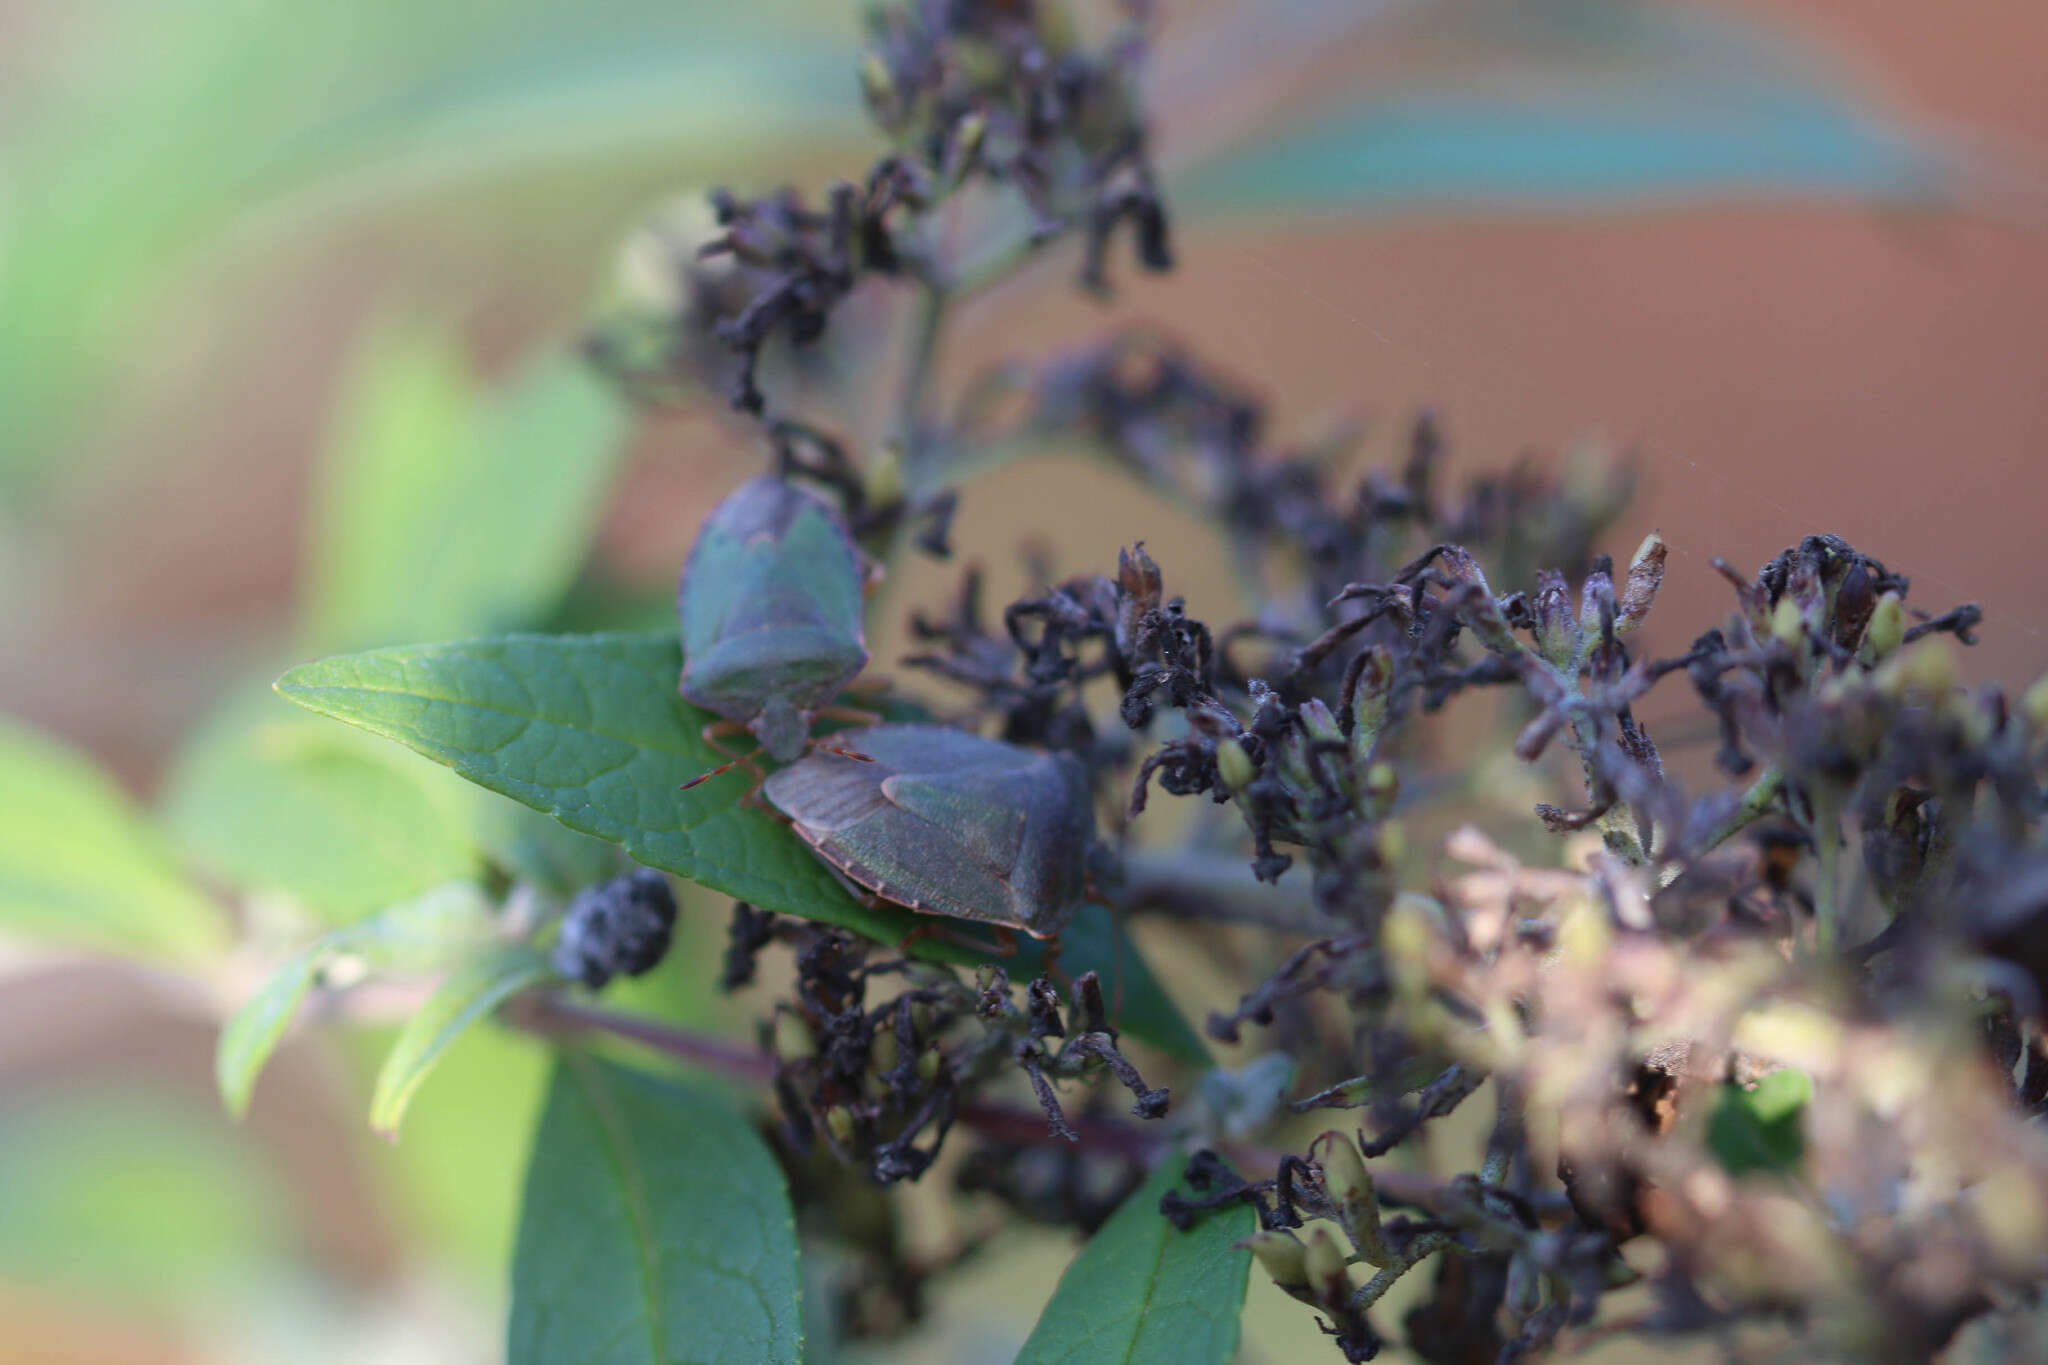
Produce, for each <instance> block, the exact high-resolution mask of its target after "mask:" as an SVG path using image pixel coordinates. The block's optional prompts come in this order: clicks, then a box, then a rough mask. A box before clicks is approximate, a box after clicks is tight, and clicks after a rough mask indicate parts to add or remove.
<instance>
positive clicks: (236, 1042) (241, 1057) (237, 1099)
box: [213, 944, 326, 1119]
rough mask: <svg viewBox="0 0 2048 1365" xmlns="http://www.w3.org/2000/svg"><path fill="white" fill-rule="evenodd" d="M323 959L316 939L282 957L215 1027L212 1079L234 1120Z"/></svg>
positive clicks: (243, 1110) (246, 1106)
mask: <svg viewBox="0 0 2048 1365" xmlns="http://www.w3.org/2000/svg"><path fill="white" fill-rule="evenodd" d="M325 959H326V952H325V950H324V948H323V947H322V946H320V945H317V944H316V945H315V946H314V947H311V948H308V949H306V951H304V952H302V953H298V954H296V955H294V956H293V957H291V958H288V959H287V960H286V961H285V964H284V965H283V966H281V967H279V968H278V969H277V970H276V971H274V972H272V973H271V974H270V979H269V980H268V981H265V982H264V983H263V985H262V986H261V987H259V988H258V989H257V991H256V993H255V994H254V995H252V996H250V997H249V998H248V999H247V1000H246V1001H244V1002H243V1003H242V1007H241V1008H240V1009H238V1010H236V1011H235V1012H234V1014H233V1015H232V1016H231V1017H230V1018H229V1019H228V1021H227V1023H226V1024H225V1025H224V1026H223V1027H222V1028H221V1031H220V1041H219V1042H218V1043H217V1044H215V1046H214V1051H213V1079H214V1083H215V1084H216V1085H218V1086H219V1087H220V1099H221V1104H222V1105H224V1106H225V1107H226V1109H227V1111H228V1114H229V1116H230V1117H232V1118H235V1119H240V1118H241V1117H242V1116H243V1115H244V1114H247V1113H248V1112H249V1098H250V1096H251V1095H252V1094H253V1093H254V1091H255V1089H256V1076H257V1073H259V1072H261V1071H262V1070H263V1064H264V1063H265V1062H267V1061H269V1060H270V1054H271V1053H273V1052H275V1051H276V1050H277V1044H278V1040H279V1039H281V1038H283V1037H284V1031H285V1029H287V1028H288V1027H290V1026H291V1022H292V1016H293V1015H295V1014H297V1013H298V1012H299V1004H300V1002H301V1001H303V1000H304V999H305V998H306V992H308V991H310V990H312V989H313V983H314V982H315V981H317V980H318V979H319V977H320V967H321V964H322V963H323V962H324V961H325Z"/></svg>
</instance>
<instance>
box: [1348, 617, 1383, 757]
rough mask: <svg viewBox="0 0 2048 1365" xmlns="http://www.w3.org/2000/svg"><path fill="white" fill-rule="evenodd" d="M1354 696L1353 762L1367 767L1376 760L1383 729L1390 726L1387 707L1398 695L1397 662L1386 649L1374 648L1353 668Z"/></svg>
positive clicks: (1351, 703) (1352, 721) (1349, 701)
mask: <svg viewBox="0 0 2048 1365" xmlns="http://www.w3.org/2000/svg"><path fill="white" fill-rule="evenodd" d="M1353 667H1354V668H1355V669H1356V670H1357V671H1356V673H1355V674H1354V675H1353V678H1354V681H1353V682H1352V684H1351V695H1350V696H1349V697H1347V698H1346V699H1345V700H1346V701H1347V702H1348V703H1349V705H1350V707H1351V761H1352V762H1353V763H1356V764H1358V765H1359V766H1360V767H1363V766H1364V765H1365V764H1366V763H1368V762H1370V761H1371V759H1372V751H1373V746H1374V745H1375V744H1377V743H1378V742H1379V737H1380V727H1381V726H1383V725H1385V724H1386V723H1387V703H1388V700H1389V699H1390V698H1391V697H1392V696H1393V692H1394V659H1393V656H1392V655H1391V654H1389V653H1388V652H1387V647H1386V646H1385V645H1379V644H1375V645H1371V646H1369V647H1368V648H1367V649H1366V651H1365V652H1364V653H1363V654H1361V655H1360V656H1359V658H1358V661H1357V662H1356V663H1355V664H1354V665H1353Z"/></svg>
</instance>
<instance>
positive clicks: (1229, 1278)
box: [1016, 1156, 1255, 1365]
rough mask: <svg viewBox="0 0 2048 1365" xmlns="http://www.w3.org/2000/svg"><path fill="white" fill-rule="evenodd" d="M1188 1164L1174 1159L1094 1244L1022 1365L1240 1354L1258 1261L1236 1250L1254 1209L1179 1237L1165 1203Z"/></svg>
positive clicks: (1191, 1362)
mask: <svg viewBox="0 0 2048 1365" xmlns="http://www.w3.org/2000/svg"><path fill="white" fill-rule="evenodd" d="M1183 1164H1184V1163H1183V1162H1182V1161H1181V1159H1180V1158H1179V1157H1178V1156H1169V1157H1168V1158H1167V1159H1166V1160H1165V1161H1164V1162H1162V1163H1161V1164H1160V1166H1159V1169H1158V1170H1155V1171H1154V1172H1152V1175H1151V1177H1150V1178H1149V1179H1147V1180H1146V1181H1145V1183H1144V1184H1142V1185H1140V1186H1139V1187H1138V1188H1137V1191H1136V1192H1135V1193H1133V1194H1132V1195H1131V1197H1130V1198H1128V1199H1126V1200H1125V1201H1124V1202H1123V1205H1122V1207H1120V1208H1118V1209H1117V1211H1116V1213H1115V1215H1114V1216H1112V1217H1111V1218H1110V1220H1109V1221H1108V1222H1107V1223H1104V1224H1103V1225H1102V1227H1101V1229H1100V1230H1099V1231H1097V1232H1096V1234H1095V1235H1094V1236H1093V1237H1091V1238H1089V1239H1088V1245H1087V1246H1085V1247H1083V1248H1082V1249H1081V1254H1080V1255H1079V1256H1078V1257H1076V1258H1075V1259H1074V1263H1073V1264H1072V1265H1070V1266H1068V1267H1067V1273H1066V1274H1064V1275H1062V1276H1061V1277H1060V1283H1059V1288H1057V1289H1055V1290H1054V1291H1053V1295H1052V1301H1051V1302H1049V1303H1047V1304H1046V1306H1045V1311H1044V1312H1043V1313H1042V1314H1040V1315H1039V1319H1038V1326H1037V1327H1035V1328H1033V1329H1032V1332H1031V1337H1030V1339H1029V1340H1028V1341H1026V1342H1025V1343H1024V1349H1023V1350H1022V1351H1020V1352H1018V1354H1017V1361H1016V1365H1224V1362H1226V1361H1228V1360H1230V1359H1231V1357H1233V1356H1235V1355H1236V1354H1237V1317H1238V1312H1239V1310H1240V1309H1242V1308H1243V1307H1244V1291H1245V1284H1246V1281H1247V1277H1248V1276H1249V1273H1250V1267H1251V1259H1252V1258H1251V1253H1250V1252H1248V1251H1234V1250H1232V1249H1231V1245H1230V1244H1231V1243H1232V1242H1235V1241H1237V1240H1238V1239H1240V1238H1243V1237H1248V1236H1250V1235H1251V1234H1252V1232H1253V1231H1254V1230H1255V1222H1254V1219H1253V1216H1252V1211H1251V1209H1250V1208H1249V1207H1248V1206H1246V1205H1243V1204H1233V1205H1229V1206H1226V1207H1224V1208H1221V1209H1217V1210H1215V1211H1214V1212H1212V1213H1207V1214H1204V1215H1202V1217H1201V1220H1200V1221H1199V1222H1197V1223H1196V1224H1195V1225H1194V1226H1193V1227H1192V1228H1190V1229H1188V1231H1186V1232H1176V1231H1175V1230H1174V1227H1173V1225H1172V1224H1171V1223H1169V1222H1167V1221H1166V1219H1165V1218H1164V1217H1163V1216H1161V1214H1160V1212H1159V1200H1160V1198H1161V1197H1162V1196H1163V1195H1165V1194H1166V1192H1167V1191H1168V1190H1171V1189H1173V1188H1175V1187H1176V1186H1177V1185H1179V1183H1180V1173H1181V1168H1182V1166H1183Z"/></svg>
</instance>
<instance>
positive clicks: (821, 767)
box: [761, 731, 1011, 924]
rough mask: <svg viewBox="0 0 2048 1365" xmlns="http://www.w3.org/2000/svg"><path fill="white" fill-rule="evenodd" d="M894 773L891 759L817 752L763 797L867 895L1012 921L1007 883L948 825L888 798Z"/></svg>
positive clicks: (776, 777)
mask: <svg viewBox="0 0 2048 1365" xmlns="http://www.w3.org/2000/svg"><path fill="white" fill-rule="evenodd" d="M870 733H872V732H866V731H856V732H853V739H854V740H855V742H863V743H864V742H865V739H866V737H867V735H868V734H870ZM878 770H879V771H878ZM890 776H891V774H889V772H888V771H887V765H886V762H882V761H878V762H874V763H863V762H860V761H858V760H856V759H851V758H845V757H842V756H841V755H838V754H833V753H826V752H822V751H814V752H812V753H810V754H807V755H805V756H804V757H803V758H802V759H800V760H798V761H797V762H795V763H793V764H791V765H790V766H789V767H787V768H783V769H781V770H780V771H778V772H775V773H773V774H771V775H770V776H769V778H768V780H767V782H766V783H764V784H763V785H762V788H761V792H762V795H764V796H766V797H767V798H768V800H769V801H770V802H771V803H773V804H774V806H775V807H776V808H777V809H778V810H780V811H781V812H782V813H783V814H785V815H787V816H788V817H789V818H790V820H791V821H792V822H793V823H794V824H795V826H796V831H797V833H798V834H799V835H800V836H802V838H803V840H804V842H805V843H807V844H809V845H810V846H811V847H812V848H813V849H815V850H816V851H817V853H818V855H819V856H820V857H821V858H823V859H824V860H825V861H826V862H827V863H829V864H831V865H832V866H833V867H835V868H837V869H838V870H839V871H840V872H842V873H843V874H845V875H846V876H847V877H848V878H849V879H850V880H852V881H854V882H855V883H857V884H859V885H860V886H862V887H864V888H866V889H867V890H869V891H872V892H874V893H876V894H877V895H880V896H882V897H884V898H885V899H887V900H890V901H894V902H895V903H897V904H899V905H905V906H909V907H910V908H911V909H913V910H921V911H924V912H925V913H927V914H936V915H951V916H954V917H956V918H960V919H977V920H993V921H995V922H997V923H1003V924H1008V923H1011V919H1010V916H1009V914H1008V907H1009V894H1008V888H1007V887H1006V886H1005V885H1004V883H1003V882H1002V881H1001V880H1000V879H999V878H998V877H996V876H995V875H994V874H992V873H991V872H990V871H989V870H988V869H987V868H986V867H984V866H981V865H980V864H979V862H978V861H977V860H976V859H975V858H973V857H972V856H970V855H968V854H966V853H965V851H964V850H963V848H962V847H961V845H960V843H959V841H958V840H956V839H955V838H954V837H953V836H952V834H951V833H950V832H949V831H947V830H946V829H945V828H943V827H942V826H940V825H936V824H934V823H932V822H931V821H929V820H927V819H925V818H924V817H922V816H920V815H916V814H913V813H911V812H910V811H907V810H904V809H902V808H901V807H899V806H897V805H896V804H895V803H894V802H892V801H890V800H889V798H888V797H887V796H886V795H884V794H883V785H884V782H885V781H886V780H887V779H888V778H889V777H890Z"/></svg>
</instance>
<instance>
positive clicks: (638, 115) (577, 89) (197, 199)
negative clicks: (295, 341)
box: [0, 0, 874, 491]
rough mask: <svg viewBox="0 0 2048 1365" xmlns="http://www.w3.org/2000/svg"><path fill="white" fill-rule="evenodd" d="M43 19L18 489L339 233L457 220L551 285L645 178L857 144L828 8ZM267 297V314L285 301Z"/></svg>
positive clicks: (24, 126)
mask: <svg viewBox="0 0 2048 1365" xmlns="http://www.w3.org/2000/svg"><path fill="white" fill-rule="evenodd" d="M61 20H62V22H60V23H57V24H56V25H55V26H54V27H53V28H52V29H51V30H50V32H49V34H48V35H47V36H48V38H49V41H50V42H51V44H52V46H51V48H50V51H51V52H53V53H62V54H64V59H63V60H61V61H56V60H53V61H50V62H46V63H42V64H40V65H41V66H43V67H47V68H48V71H49V72H50V73H57V72H60V71H61V74H47V73H45V72H42V71H37V72H33V73H31V72H24V71H21V70H18V69H15V68H10V70H9V73H8V74H9V77H10V80H11V81H13V82H14V83H15V84H16V85H19V84H20V83H21V79H22V78H26V79H27V80H29V81H30V84H29V86H28V88H26V89H24V90H22V91H20V92H19V93H20V94H21V97H22V99H23V101H24V102H23V104H22V107H23V108H31V107H32V108H35V109H36V110H37V111H38V113H39V117H37V118H34V119H26V120H22V119H17V120H11V121H10V125H9V127H8V129H7V139H8V146H7V153H8V155H7V160H8V163H9V165H8V169H9V175H8V184H9V185H10V187H16V186H18V187H19V188H18V190H11V192H10V194H9V196H8V200H7V208H8V214H7V229H8V230H7V233H6V236H5V237H4V238H0V296H4V297H6V299H7V301H8V308H7V309H6V312H5V316H4V317H0V412H6V413H7V414H8V417H9V437H10V439H8V440H7V441H5V442H0V488H6V489H8V490H9V491H14V489H15V488H16V487H17V486H18V484H19V482H20V480H19V478H18V476H21V475H39V474H42V473H54V472H56V471H58V470H60V469H61V470H68V469H70V468H74V467H76V466H78V465H79V464H81V463H82V461H81V458H80V456H81V450H82V446H83V445H84V444H90V443H81V442H79V441H77V440H70V439H65V435H66V434H67V429H75V428H76V427H77V426H78V425H81V424H83V423H87V422H91V421H94V420H95V419H97V418H99V417H100V416H101V415H102V414H103V413H104V412H105V411H106V410H107V408H108V406H109V403H108V393H109V390H110V389H111V390H113V391H115V392H116V393H118V392H119V389H120V386H121V384H122V383H123V382H124V380H125V379H126V378H127V377H128V376H126V375H125V374H124V368H123V367H124V366H130V365H131V362H132V360H133V358H134V356H135V355H137V354H149V353H151V348H153V347H157V346H161V345H165V344H175V343H176V341H177V339H178V338H180V337H185V336H189V335H190V334H191V330H192V328H193V326H194V325H195V324H204V323H205V321H206V320H207V318H208V316H209V314H218V312H219V311H220V309H221V308H222V307H223V306H229V307H234V308H238V309H241V310H243V311H244V312H246V311H247V309H248V308H249V306H250V298H249V295H248V293H247V292H246V291H242V292H238V291H236V290H235V289H233V288H231V287H225V286H231V285H232V283H233V281H234V280H235V279H240V278H246V277H247V276H248V274H249V272H250V271H251V270H252V269H254V270H256V271H257V272H258V273H263V272H265V271H271V270H287V271H288V267H289V265H290V264H291V262H292V261H293V260H294V259H301V260H302V259H303V257H304V256H305V255H306V254H307V252H308V249H309V244H311V247H312V248H313V249H321V248H324V247H329V246H331V245H332V242H333V240H335V234H336V233H337V232H341V233H342V234H343V235H344V236H345V235H347V233H348V232H349V231H350V228H349V226H348V225H349V224H350V223H351V222H352V223H353V224H354V225H355V228H354V230H355V231H357V232H360V231H361V229H362V224H363V222H364V220H365V218H369V219H370V221H371V223H372V224H373V225H374V231H373V234H372V235H374V236H375V237H376V238H377V239H378V240H379V241H380V242H381V243H383V244H384V249H387V250H390V251H394V252H396V253H397V254H398V255H399V256H400V257H401V258H402V257H403V256H404V254H405V250H406V248H407V246H408V245H409V244H418V243H420V242H421V241H422V240H423V239H424V240H427V241H431V240H432V237H433V235H434V234H435V233H436V232H442V231H445V230H446V226H447V223H448V220H449V216H450V213H451V212H464V211H466V212H467V213H468V214H470V215H473V216H474V217H475V218H476V219H477V221H476V223H475V226H476V228H477V229H478V232H477V234H475V239H474V240H470V239H465V241H466V247H465V250H466V253H467V254H468V255H471V256H474V255H476V249H481V250H482V251H483V252H485V253H486V254H487V255H488V257H489V260H490V262H491V263H492V264H494V265H496V266H498V267H499V268H501V269H505V268H512V267H513V266H514V265H515V263H516V264H517V265H520V266H524V267H526V268H527V269H528V270H529V271H530V272H531V273H532V274H533V275H534V276H537V277H538V278H539V280H540V281H541V282H542V286H541V288H540V293H541V295H542V296H543V297H546V296H549V295H550V293H551V291H550V290H549V288H547V285H549V284H552V285H553V290H552V293H553V295H554V296H556V297H559V296H560V292H561V290H562V289H563V288H564V287H566V288H570V289H573V288H575V287H577V276H578V275H579V274H580V273H581V272H582V270H584V269H585V268H587V263H588V261H589V260H590V259H591V257H590V255H589V253H588V249H587V248H588V247H589V245H590V244H591V243H593V242H601V241H602V240H604V238H605V236H606V235H607V234H609V233H611V232H614V231H615V230H616V224H617V223H618V222H619V221H621V218H622V216H624V215H627V214H630V213H631V212H632V211H633V206H634V205H635V204H636V203H640V202H643V201H644V200H645V198H646V196H647V194H648V193H649V192H650V187H652V186H657V185H662V186H672V185H676V184H689V183H698V184H710V183H716V182H718V181H720V180H723V179H726V178H729V177H734V176H739V177H746V178H758V179H760V180H762V181H763V182H764V183H772V182H774V181H777V180H779V179H781V178H783V177H784V176H785V175H787V173H788V172H789V170H790V168H791V167H792V165H797V166H801V165H802V164H805V163H806V162H810V163H812V164H817V163H819V162H822V164H826V165H830V164H832V160H833V158H834V157H835V156H843V157H845V158H847V159H858V158H859V157H860V156H862V155H863V154H864V153H865V152H867V151H868V150H869V149H871V147H872V146H873V142H874V135H873V134H872V133H871V132H870V131H869V130H868V129H867V128H866V126H865V121H864V120H862V119H861V118H860V116H859V102H858V101H859V97H858V87H857V86H856V84H855V76H854V69H855V68H854V62H853V46H852V44H853V40H854V37H855V33H856V26H857V18H856V17H855V16H853V15H851V14H849V13H848V12H847V11H846V9H845V7H844V6H843V5H838V4H827V3H824V0H791V2H790V3H784V4H778V5H776V6H774V7H772V8H771V9H766V10H763V9H758V8H750V7H747V6H736V5H730V4H724V3H718V0H599V2H598V3H596V4H593V5H575V6H564V5H559V4H549V3H545V0H476V3H471V4H464V5H460V6H454V7H448V8H445V9H423V8H422V7H421V6H419V5H416V4H406V3H403V2H402V0H363V3H358V4H349V5H341V6H326V7H322V8H321V9H319V10H318V11H315V10H313V9H310V8H302V9H299V10H297V11H296V12H294V11H293V10H291V9H289V8H283V7H274V6H267V5H255V6H252V5H250V4H247V3H244V2H243V0H187V2H186V3H181V4H178V5H176V6H171V7H165V6H161V5H149V4H139V5H138V4H133V3H120V4H115V5H109V6H94V7H90V8H83V9H78V10H76V11H72V10H67V11H66V12H65V13H64V14H63V15H62V16H61ZM38 86H40V87H41V88H40V89H39V88H37V87H38ZM515 197H516V199H517V202H518V204H519V207H520V209H521V210H522V212H521V213H520V215H519V216H518V217H517V218H516V219H511V220H510V221H515V222H516V223H517V230H516V231H509V232H507V231H500V232H497V233H495V234H492V233H490V232H489V227H490V224H491V222H492V219H491V218H489V217H486V216H485V215H486V214H487V213H488V212H489V211H490V210H491V209H494V208H495V209H497V210H499V211H500V212H501V213H502V212H503V211H504V209H505V208H506V203H505V201H506V200H508V199H513V198H515ZM423 208H424V210H426V211H423ZM500 221H504V220H502V219H501V220H500ZM572 234H577V235H573V236H571V244H569V245H564V243H563V239H564V237H565V236H568V235H572ZM486 238H488V239H489V240H486ZM280 257H282V258H283V264H282V265H281V264H280V261H279V259H278V258H280ZM563 260H571V261H577V262H581V263H582V264H581V265H579V266H577V267H575V268H574V270H573V271H565V270H563V269H562V268H561V262H562V261H563ZM480 273H488V272H487V271H484V270H478V271H472V272H471V273H470V275H469V276H468V278H467V279H466V280H465V283H470V284H472V285H473V284H474V282H475V279H476V277H477V275H478V274H480ZM273 292H275V293H277V295H278V297H277V299H276V301H275V302H273V304H272V305H271V306H272V308H273V310H282V309H284V308H290V307H295V306H298V305H297V304H296V303H295V302H294V301H293V300H291V299H290V298H289V296H288V293H286V292H282V291H273ZM222 299H226V300H228V301H229V302H228V304H226V305H223V304H222V303H220V302H219V300H222ZM286 321H288V319H283V318H277V319H273V322H275V323H278V324H280V325H282V324H283V323H284V322H286ZM264 334H268V335H281V334H282V333H280V332H275V331H272V330H270V329H264Z"/></svg>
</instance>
